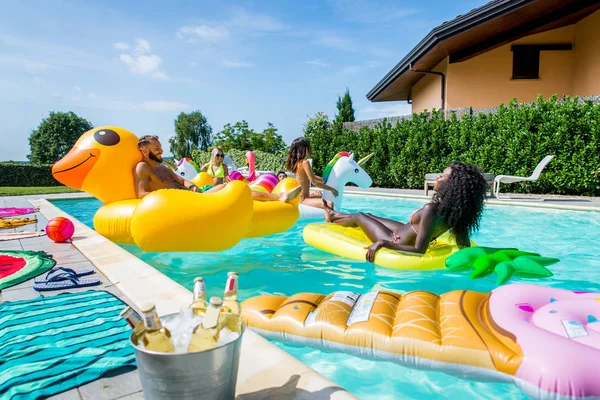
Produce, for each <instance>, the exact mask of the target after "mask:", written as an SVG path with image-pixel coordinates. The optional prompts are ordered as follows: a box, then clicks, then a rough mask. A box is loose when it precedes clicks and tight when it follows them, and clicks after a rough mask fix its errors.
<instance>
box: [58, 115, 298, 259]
mask: <svg viewBox="0 0 600 400" xmlns="http://www.w3.org/2000/svg"><path fill="white" fill-rule="evenodd" d="M137 142H138V138H137V137H136V136H135V135H134V134H133V133H131V132H129V131H127V130H125V129H122V128H119V127H114V126H103V127H98V128H94V129H91V130H89V131H87V132H86V133H84V134H83V135H82V136H81V137H80V138H79V139H78V140H77V142H76V143H75V145H74V146H73V148H72V149H71V151H69V153H68V154H67V155H66V156H65V157H64V158H62V159H61V160H60V161H58V162H57V163H56V164H54V166H53V167H52V174H53V176H54V178H55V179H56V180H58V181H59V182H61V183H62V184H64V185H66V186H69V187H71V188H74V189H80V190H83V191H85V192H87V193H89V194H91V195H93V196H94V197H96V198H97V199H99V200H100V201H102V202H103V203H104V206H103V207H101V208H100V209H99V210H98V211H97V212H96V215H95V216H94V228H95V229H96V231H97V232H98V233H100V234H101V235H103V236H105V237H107V238H108V239H110V240H112V241H114V242H116V243H122V244H136V245H138V246H139V247H140V248H141V249H142V250H144V251H220V250H225V249H228V248H230V247H232V246H234V245H236V244H237V243H238V242H239V241H240V240H241V239H242V238H244V237H249V236H248V235H251V236H252V235H267V234H273V233H277V232H281V231H282V230H285V229H289V227H291V226H292V225H293V224H294V223H295V222H296V221H297V219H298V207H297V202H296V203H294V202H292V203H282V202H269V203H275V204H273V205H270V208H267V211H268V212H272V213H273V214H272V216H271V219H272V220H275V219H276V218H279V219H277V221H275V222H274V221H271V220H269V219H268V218H266V217H265V216H264V212H265V211H264V206H263V205H262V204H256V205H255V204H254V203H261V202H253V201H252V192H251V191H250V188H249V187H248V185H246V184H244V183H242V182H232V183H230V184H228V185H227V186H226V187H225V188H224V189H222V190H220V191H218V192H214V193H202V194H199V193H194V192H189V191H185V190H175V189H164V190H158V191H155V192H152V193H150V194H148V195H146V196H144V198H143V199H137V198H136V194H135V190H134V180H133V173H132V171H133V169H134V168H135V166H136V165H137V163H138V162H139V161H141V159H142V155H141V153H140V151H139V150H138V148H137ZM205 175H208V174H205ZM194 183H195V184H196V186H198V187H200V186H203V185H206V184H211V185H212V179H211V180H210V181H208V180H207V179H206V178H205V176H204V175H202V174H199V176H197V177H195V178H194ZM289 185H290V182H287V183H283V182H282V183H281V185H279V187H275V189H274V191H275V192H276V191H277V190H282V189H283V188H285V187H289ZM265 204H266V203H265ZM255 214H256V215H255ZM265 221H267V222H265ZM256 225H258V226H256ZM217 226H218V227H219V229H218V232H215V231H214V229H213V227H217ZM176 232H185V234H184V235H176V234H175V233H176Z"/></svg>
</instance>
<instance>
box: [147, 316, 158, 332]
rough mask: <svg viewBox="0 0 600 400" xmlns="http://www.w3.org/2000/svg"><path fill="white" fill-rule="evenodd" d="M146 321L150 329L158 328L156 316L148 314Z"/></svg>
mask: <svg viewBox="0 0 600 400" xmlns="http://www.w3.org/2000/svg"><path fill="white" fill-rule="evenodd" d="M144 321H145V323H146V327H147V328H148V329H158V328H157V326H156V322H155V321H154V316H153V315H151V314H150V315H146V316H145V317H144Z"/></svg>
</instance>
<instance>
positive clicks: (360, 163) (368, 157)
mask: <svg viewBox="0 0 600 400" xmlns="http://www.w3.org/2000/svg"><path fill="white" fill-rule="evenodd" d="M374 154H375V153H371V154H369V155H368V156H365V157H363V158H361V159H360V160H358V162H357V164H358V165H362V164H364V163H366V162H367V161H369V160H370V159H371V157H373V155H374Z"/></svg>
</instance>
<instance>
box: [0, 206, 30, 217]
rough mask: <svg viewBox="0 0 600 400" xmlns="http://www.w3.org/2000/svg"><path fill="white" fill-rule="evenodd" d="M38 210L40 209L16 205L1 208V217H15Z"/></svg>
mask: <svg viewBox="0 0 600 400" xmlns="http://www.w3.org/2000/svg"><path fill="white" fill-rule="evenodd" d="M38 211H39V210H38V209H37V208H16V207H6V208H0V218H5V217H14V216H15V215H25V214H33V213H36V212H38Z"/></svg>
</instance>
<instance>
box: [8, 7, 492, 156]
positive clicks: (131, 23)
mask: <svg viewBox="0 0 600 400" xmlns="http://www.w3.org/2000/svg"><path fill="white" fill-rule="evenodd" d="M483 3H484V2H483V1H481V2H479V1H473V0H465V1H460V2H458V1H457V2H448V1H442V0H430V1H420V2H409V1H403V0H396V1H394V0H391V1H376V0H372V1H369V0H364V1H363V0H331V1H325V0H322V1H316V0H315V1H313V0H303V1H284V0H282V1H275V0H273V1H213V2H206V1H179V2H178V1H172V2H166V1H152V0H146V1H116V0H111V1H105V2H93V1H85V2H84V1H50V0H46V1H14V0H0V121H2V128H1V129H0V140H1V141H2V143H3V145H2V146H0V160H8V159H13V160H24V159H25V158H26V155H27V154H28V152H29V144H28V140H27V138H28V137H29V135H30V133H31V131H32V130H33V129H35V128H36V127H37V126H38V125H39V123H40V122H41V120H42V119H43V118H44V117H46V116H47V115H48V113H49V111H51V110H54V111H74V112H75V113H76V114H78V115H80V116H82V117H85V118H87V119H88V120H89V121H90V122H91V123H92V124H93V125H94V126H100V125H117V126H121V127H123V128H126V129H129V130H130V131H132V132H134V133H135V134H137V135H143V134H157V135H159V136H160V137H161V139H163V143H166V139H167V138H168V137H170V136H171V135H172V134H173V132H174V129H173V120H174V118H175V117H176V115H177V114H178V113H179V112H181V111H185V112H189V111H193V110H200V111H202V113H204V115H206V117H207V119H208V122H209V123H210V125H211V126H212V127H213V132H214V133H217V132H218V131H220V130H221V129H222V128H223V125H224V124H226V123H228V122H229V123H235V122H236V121H241V120H244V119H245V120H247V121H248V122H249V124H250V127H251V128H253V129H254V130H257V131H262V129H264V128H266V127H267V122H272V123H273V124H274V125H275V126H276V127H277V128H278V129H279V133H280V134H281V135H282V136H283V138H284V139H285V141H286V142H287V143H290V142H291V140H293V139H294V138H296V137H298V136H300V135H301V134H302V127H303V125H304V123H305V122H306V120H307V118H308V116H310V115H313V114H314V113H316V112H317V111H323V112H325V113H327V114H328V115H329V116H330V117H333V116H334V115H335V113H336V108H335V103H336V100H337V96H338V95H341V94H343V92H344V91H345V89H346V87H348V88H349V89H350V94H351V95H352V99H353V102H354V108H355V109H356V117H357V119H370V118H381V117H384V116H391V115H402V114H406V113H407V112H409V110H410V108H409V106H408V105H407V104H406V103H404V102H403V103H400V102H389V103H370V102H369V101H368V100H367V99H366V97H365V96H366V93H367V92H368V91H369V90H370V89H371V88H372V87H373V86H374V85H375V84H376V83H377V82H378V81H379V80H380V79H381V78H382V77H383V76H384V75H385V74H386V73H387V72H388V71H389V70H390V69H391V68H392V67H393V66H394V65H395V64H396V63H398V62H399V61H400V59H401V58H402V57H403V56H404V55H405V54H406V53H407V52H408V51H410V50H411V49H412V48H413V47H414V46H415V45H416V44H417V43H418V42H419V41H420V40H421V39H422V38H423V37H424V36H425V35H426V34H427V33H428V32H429V31H430V30H431V29H432V28H434V27H436V26H438V25H439V24H440V23H442V22H443V21H446V20H448V19H452V18H454V17H455V16H456V15H458V14H461V13H464V12H467V11H468V10H470V9H471V8H473V7H478V6H480V5H482V4H483Z"/></svg>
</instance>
